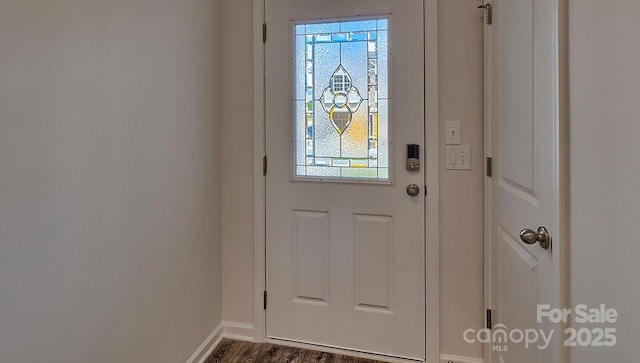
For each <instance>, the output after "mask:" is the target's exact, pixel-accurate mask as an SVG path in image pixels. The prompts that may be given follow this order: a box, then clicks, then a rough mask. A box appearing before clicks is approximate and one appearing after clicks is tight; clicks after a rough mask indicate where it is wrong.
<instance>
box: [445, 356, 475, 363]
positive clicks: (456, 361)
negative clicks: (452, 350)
mask: <svg viewBox="0 0 640 363" xmlns="http://www.w3.org/2000/svg"><path fill="white" fill-rule="evenodd" d="M440 363H484V360H483V359H480V358H471V357H463V356H460V355H451V354H441V355H440Z"/></svg>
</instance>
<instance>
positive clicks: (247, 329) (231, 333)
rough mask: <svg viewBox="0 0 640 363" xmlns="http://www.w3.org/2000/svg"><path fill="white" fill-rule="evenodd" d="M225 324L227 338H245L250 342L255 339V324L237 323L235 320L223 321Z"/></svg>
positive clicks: (224, 333)
mask: <svg viewBox="0 0 640 363" xmlns="http://www.w3.org/2000/svg"><path fill="white" fill-rule="evenodd" d="M222 325H223V326H224V332H223V335H224V337H225V338H227V339H233V340H244V341H248V342H252V341H254V340H255V339H254V330H255V328H254V326H253V324H247V323H237V322H234V321H224V322H222Z"/></svg>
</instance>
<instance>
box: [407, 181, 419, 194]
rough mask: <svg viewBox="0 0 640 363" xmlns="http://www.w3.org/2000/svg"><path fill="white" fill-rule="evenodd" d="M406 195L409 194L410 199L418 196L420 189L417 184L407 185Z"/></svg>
mask: <svg viewBox="0 0 640 363" xmlns="http://www.w3.org/2000/svg"><path fill="white" fill-rule="evenodd" d="M407 194H409V195H410V196H412V197H415V196H417V195H418V194H420V187H419V186H418V184H409V185H407Z"/></svg>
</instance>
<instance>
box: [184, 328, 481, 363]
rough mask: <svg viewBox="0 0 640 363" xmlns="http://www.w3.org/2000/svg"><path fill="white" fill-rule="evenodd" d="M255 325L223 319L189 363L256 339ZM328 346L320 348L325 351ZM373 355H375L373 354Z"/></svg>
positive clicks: (470, 361) (474, 362) (465, 361)
mask: <svg viewBox="0 0 640 363" xmlns="http://www.w3.org/2000/svg"><path fill="white" fill-rule="evenodd" d="M254 330H255V328H254V326H253V324H247V323H238V322H234V321H223V322H222V323H220V325H218V326H217V327H216V328H215V330H214V331H213V332H211V334H210V335H209V336H208V337H207V339H206V340H205V341H204V342H203V343H202V344H201V345H200V346H199V347H198V349H197V350H196V351H195V353H193V355H192V356H191V357H190V358H189V359H188V360H187V363H204V361H205V359H207V357H209V355H210V354H211V353H212V352H213V351H214V350H215V349H216V348H217V347H218V345H219V344H220V342H221V341H222V339H223V338H226V339H232V340H243V341H249V342H252V341H254V340H255V339H254ZM273 342H274V343H276V342H277V343H279V344H282V345H289V346H300V347H303V346H304V347H305V348H309V349H318V347H315V348H314V347H313V346H311V345H309V346H306V345H305V344H302V343H298V344H296V343H293V342H285V341H275V340H274V341H273ZM326 349H327V348H324V349H320V350H323V351H325V350H326ZM331 353H340V352H339V351H338V350H336V351H331ZM371 357H374V356H373V355H372V356H371ZM440 363H484V360H482V359H480V358H471V357H463V356H459V355H451V354H442V355H440Z"/></svg>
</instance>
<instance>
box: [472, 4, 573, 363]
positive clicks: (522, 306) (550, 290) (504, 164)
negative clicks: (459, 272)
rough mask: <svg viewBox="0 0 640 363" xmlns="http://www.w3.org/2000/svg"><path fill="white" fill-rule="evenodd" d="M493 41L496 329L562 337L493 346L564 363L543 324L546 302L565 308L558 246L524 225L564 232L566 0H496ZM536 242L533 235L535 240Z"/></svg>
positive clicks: (533, 360)
mask: <svg viewBox="0 0 640 363" xmlns="http://www.w3.org/2000/svg"><path fill="white" fill-rule="evenodd" d="M492 5H493V10H494V11H493V24H492V25H486V26H485V29H486V31H487V32H489V37H488V38H487V39H489V40H490V43H488V46H489V47H490V48H488V49H487V51H488V52H490V53H489V54H487V55H488V58H487V59H488V60H490V63H491V66H490V78H489V81H490V88H489V90H490V97H489V99H490V100H491V104H490V105H489V107H491V137H490V139H491V148H490V149H491V153H492V157H493V177H492V179H491V208H492V213H491V249H492V250H491V259H492V261H491V264H490V266H491V267H492V281H491V286H490V287H491V292H492V298H491V302H490V304H491V305H493V306H492V308H493V310H494V319H493V321H494V331H496V330H504V331H505V332H507V333H510V332H511V331H513V330H514V329H518V330H524V329H536V330H538V331H540V329H543V331H544V332H545V334H548V333H549V332H551V330H552V329H553V331H554V335H553V337H552V340H551V342H550V344H549V346H548V347H546V348H544V349H539V346H542V347H544V344H543V340H542V339H540V340H539V341H536V342H535V343H534V344H532V345H531V346H529V347H527V346H526V344H525V343H524V342H518V341H517V340H518V337H519V335H518V333H515V334H516V335H513V337H515V338H514V339H515V341H513V339H510V338H507V340H506V341H503V342H496V341H494V342H492V343H491V344H490V346H489V347H487V348H488V349H490V351H491V353H492V354H491V356H492V359H491V361H492V362H508V363H553V362H559V359H560V358H559V354H560V349H561V348H560V346H561V336H562V332H561V331H559V326H555V325H553V324H550V323H549V322H548V321H547V320H546V319H545V320H544V321H543V322H542V323H538V321H537V306H538V304H549V305H550V306H551V307H553V308H559V307H561V286H560V285H561V276H560V262H561V261H560V251H561V249H560V246H561V243H562V242H563V241H560V240H559V239H553V240H552V243H551V246H550V247H549V248H548V249H545V248H543V246H542V245H543V243H539V242H536V243H535V244H527V243H525V242H524V241H523V239H522V238H521V236H520V233H521V230H523V229H531V230H533V231H537V230H538V227H545V228H546V229H547V230H548V232H549V234H550V235H551V237H552V238H553V237H557V236H558V235H559V228H560V189H559V186H560V184H559V180H560V169H559V166H560V159H559V157H560V154H559V150H560V149H559V145H560V144H559V142H560V141H559V140H560V139H559V125H560V118H559V117H560V116H559V115H560V112H559V100H560V98H559V97H560V93H559V84H560V82H559V79H558V75H559V69H558V64H559V61H558V59H559V58H558V57H559V53H558V23H557V20H558V4H557V1H556V0H497V1H492ZM529 242H531V241H529Z"/></svg>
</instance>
